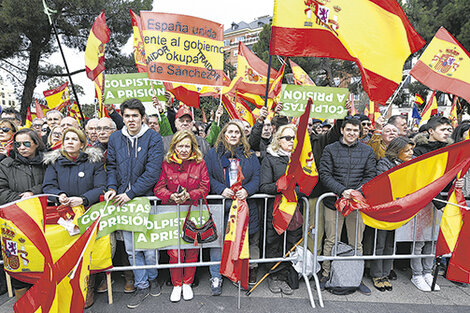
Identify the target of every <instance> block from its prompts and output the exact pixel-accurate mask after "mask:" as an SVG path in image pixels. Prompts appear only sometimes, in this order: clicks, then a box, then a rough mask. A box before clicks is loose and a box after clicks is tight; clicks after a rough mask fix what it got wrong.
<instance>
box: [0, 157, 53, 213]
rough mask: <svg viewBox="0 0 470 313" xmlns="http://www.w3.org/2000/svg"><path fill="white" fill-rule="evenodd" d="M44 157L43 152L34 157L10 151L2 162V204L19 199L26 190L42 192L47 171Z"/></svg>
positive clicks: (0, 190) (0, 173) (34, 192)
mask: <svg viewBox="0 0 470 313" xmlns="http://www.w3.org/2000/svg"><path fill="white" fill-rule="evenodd" d="M42 158H43V155H42V153H40V154H38V155H36V156H35V157H34V158H32V159H27V158H24V157H22V156H21V155H19V154H16V153H10V157H7V158H4V159H3V160H2V161H1V162H0V205H1V204H5V203H8V202H12V201H16V200H19V199H20V194H22V193H23V192H26V191H30V192H32V193H33V194H35V195H36V194H41V193H42V182H43V180H44V172H45V167H44V165H43V163H42Z"/></svg>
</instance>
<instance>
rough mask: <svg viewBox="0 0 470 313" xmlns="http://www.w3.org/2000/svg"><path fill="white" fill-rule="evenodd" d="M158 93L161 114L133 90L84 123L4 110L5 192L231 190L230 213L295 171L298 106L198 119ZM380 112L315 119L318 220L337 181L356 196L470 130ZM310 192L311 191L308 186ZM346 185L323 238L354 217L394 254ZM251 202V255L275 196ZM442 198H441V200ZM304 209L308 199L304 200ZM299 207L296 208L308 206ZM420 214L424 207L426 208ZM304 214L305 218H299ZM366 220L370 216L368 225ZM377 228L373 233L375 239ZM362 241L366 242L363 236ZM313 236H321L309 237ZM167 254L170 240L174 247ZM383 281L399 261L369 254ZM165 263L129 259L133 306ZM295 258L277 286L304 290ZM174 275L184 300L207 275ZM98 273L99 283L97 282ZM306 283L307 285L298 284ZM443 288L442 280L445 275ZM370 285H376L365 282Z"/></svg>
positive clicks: (373, 273)
mask: <svg viewBox="0 0 470 313" xmlns="http://www.w3.org/2000/svg"><path fill="white" fill-rule="evenodd" d="M154 105H155V107H156V108H157V110H158V111H159V113H158V114H156V115H152V116H147V115H146V114H145V107H144V106H143V104H142V103H141V102H140V101H139V100H138V99H128V100H126V101H125V102H123V103H122V104H121V106H120V112H118V111H117V110H115V109H114V108H113V107H112V106H108V107H107V109H108V112H109V116H110V117H103V118H100V119H97V118H92V119H89V120H88V121H87V123H86V126H85V128H84V132H83V131H82V130H81V129H80V125H79V123H78V122H77V120H75V119H74V118H71V117H64V116H63V115H62V113H61V112H59V111H56V110H50V111H48V112H47V115H46V119H45V120H42V119H39V118H36V119H35V120H33V121H32V124H31V126H30V128H25V127H21V117H20V115H19V114H18V113H17V112H15V111H14V110H9V109H5V110H4V111H3V112H2V114H1V116H0V143H1V145H0V204H5V203H8V202H11V201H16V200H19V199H24V198H27V197H30V196H33V195H37V194H41V193H47V194H54V195H57V198H55V199H52V200H53V201H55V202H56V203H57V204H61V205H67V206H72V207H74V206H80V205H83V206H84V207H85V209H86V208H88V207H90V206H91V205H93V204H95V203H97V202H99V201H100V196H101V195H104V200H106V201H113V202H114V203H116V204H118V205H124V204H125V203H126V202H128V201H130V200H132V199H134V198H135V197H140V196H157V197H158V198H159V199H161V202H162V203H163V204H192V203H194V202H195V201H198V200H199V199H201V198H203V197H205V196H206V195H208V194H216V195H222V196H223V197H224V198H226V199H227V201H225V208H224V211H225V215H224V216H225V217H226V218H227V216H228V212H229V210H230V206H231V201H232V199H235V198H237V199H240V200H244V199H247V198H249V197H250V196H252V195H254V194H255V193H265V194H269V195H279V192H278V189H277V186H276V182H277V181H278V179H279V178H280V177H281V176H282V175H284V173H285V172H286V167H287V165H288V162H289V159H290V156H291V153H292V150H293V148H294V138H295V135H296V126H295V125H294V124H293V123H292V121H290V120H289V119H288V118H287V117H285V116H281V115H277V112H278V111H279V110H280V108H281V107H280V106H278V107H277V108H276V110H275V111H276V114H275V115H274V116H273V117H272V118H269V117H268V116H269V114H268V113H269V112H268V109H267V108H262V109H260V114H259V117H258V118H257V120H256V122H255V123H254V125H253V126H252V127H251V126H250V124H249V123H247V122H245V121H238V120H230V121H229V122H228V123H226V124H225V125H220V119H221V116H222V113H223V111H222V108H221V107H219V109H218V110H217V111H216V112H214V114H213V116H212V117H211V121H210V123H209V124H204V123H200V122H195V120H194V115H193V112H192V110H191V109H189V108H187V107H186V106H184V105H181V106H180V107H179V108H177V107H176V105H174V106H164V105H162V104H160V103H158V101H156V100H155V101H154ZM375 122H376V123H375V125H374V127H372V122H371V121H370V120H369V118H368V117H367V116H365V115H355V116H347V117H346V118H345V119H344V120H336V121H321V120H317V119H309V123H308V127H307V131H308V135H309V136H310V141H311V145H312V152H313V156H314V160H315V164H316V167H317V169H318V173H319V181H318V183H317V185H316V186H315V188H314V189H313V191H312V193H311V194H310V195H303V194H301V193H300V192H299V191H298V190H296V191H297V192H298V194H299V196H305V197H308V198H309V204H310V206H309V207H310V211H311V212H310V221H309V224H313V222H314V217H315V213H314V209H315V204H316V203H317V200H318V197H319V196H320V195H321V194H323V193H325V192H334V193H335V194H336V195H338V196H340V197H344V198H350V197H351V192H352V191H353V190H358V191H360V190H361V187H362V185H364V184H365V183H366V182H368V181H369V180H371V179H372V178H374V177H375V176H377V175H378V174H380V173H383V172H385V171H387V170H389V169H391V168H393V167H394V166H396V165H398V164H401V163H402V162H406V161H408V160H410V159H411V158H413V156H419V155H422V154H424V153H427V152H430V151H433V150H435V149H439V148H441V147H444V146H446V145H448V144H450V143H451V142H457V141H461V140H464V139H465V138H466V137H467V136H468V131H469V128H470V123H468V122H462V123H461V124H460V125H459V126H458V127H457V128H456V129H455V130H454V129H453V128H452V126H451V122H450V120H449V119H447V118H445V117H439V116H437V117H432V118H431V119H430V120H429V122H428V123H427V124H426V125H425V127H422V129H419V132H417V133H413V132H411V131H410V130H409V129H408V127H407V121H406V118H404V117H403V116H399V115H398V116H392V117H390V118H389V119H388V121H387V122H385V120H384V119H383V118H380V119H378V120H377V121H375ZM239 169H240V170H241V172H242V174H243V177H244V178H243V182H242V188H241V189H240V190H239V191H237V192H236V193H234V192H233V191H232V189H231V188H230V187H231V186H232V185H233V184H234V183H235V182H236V181H237V175H238V171H239ZM469 180H470V177H469V175H465V176H464V177H463V178H462V179H459V180H458V181H457V184H456V186H457V187H458V188H463V192H464V195H465V196H466V197H469V196H470V181H469ZM299 198H300V197H299ZM335 201H336V199H335V198H334V197H331V198H327V199H325V201H323V203H320V204H319V206H318V209H319V210H320V212H319V216H320V219H319V221H318V222H319V227H318V237H317V240H318V250H317V251H316V253H319V254H321V253H322V254H323V255H331V252H332V247H333V245H334V243H335V241H336V240H337V238H336V237H337V236H338V238H340V237H341V232H342V230H343V224H344V225H345V228H346V232H347V236H346V238H347V241H348V243H349V244H350V245H353V246H354V245H355V246H357V249H358V250H359V251H360V252H361V253H364V254H372V252H373V251H372V250H373V249H375V254H376V255H390V254H392V253H393V252H394V248H395V247H394V236H395V232H394V231H386V230H378V231H377V242H376V244H373V243H372V244H371V243H370V242H371V240H372V241H373V238H374V233H375V230H373V229H372V230H370V229H367V228H368V227H366V226H365V225H364V223H363V222H362V219H361V218H360V215H359V221H356V215H355V214H350V215H349V216H347V217H343V216H342V215H341V214H339V226H338V229H336V208H335ZM247 203H248V207H249V250H250V257H251V258H255V259H256V258H259V257H260V249H261V247H262V242H263V240H262V239H261V236H262V234H263V231H262V225H264V222H265V221H264V200H263V201H257V200H255V199H247ZM436 208H437V209H442V205H440V204H439V205H437V204H433V203H430V204H429V209H430V210H434V209H436ZM297 209H298V211H299V212H300V213H302V212H303V211H304V207H303V205H302V201H299V205H298V208H297ZM297 209H296V210H297ZM273 210H274V199H272V200H271V199H270V200H269V201H268V203H267V215H266V238H265V239H266V257H281V256H282V254H283V245H284V240H283V236H279V235H278V234H277V232H276V230H275V229H274V227H273V225H272V220H273ZM418 218H420V217H419V216H418ZM294 220H295V223H294ZM356 228H358V229H357V230H356ZM114 237H115V239H116V241H115V243H114V244H113V251H115V252H114V253H113V254H114V257H113V264H114V265H129V264H135V265H137V266H140V265H155V264H157V263H158V262H159V259H160V257H162V259H164V257H163V256H164V255H163V254H164V253H163V252H162V251H158V250H136V251H135V253H134V255H133V250H134V248H133V237H132V233H130V232H126V231H122V232H118V233H116V234H115V236H114ZM301 237H302V223H301V222H300V223H299V221H298V219H293V222H292V223H291V225H289V227H288V229H287V240H286V245H287V249H290V248H291V247H292V246H293V245H294V244H295V243H296V242H297V241H298V240H299V239H300V238H301ZM371 238H372V239H371ZM356 241H357V243H356ZM309 247H310V249H313V242H312V240H311V238H310V239H309ZM432 249H433V247H432V241H431V239H429V238H426V239H423V240H422V241H418V242H417V243H416V245H414V253H415V254H429V253H430V252H431V251H432ZM198 252H199V250H198V249H185V250H181V251H180V255H179V256H178V250H168V252H167V253H168V257H169V263H177V262H178V259H180V260H181V262H187V263H192V262H195V261H196V260H197V258H198ZM165 254H166V252H165ZM208 254H209V258H210V261H220V260H221V257H222V249H221V248H210V251H209V253H208ZM432 265H433V259H432V258H422V259H413V260H411V263H410V266H411V271H412V277H411V281H412V282H413V284H414V285H415V286H416V287H417V288H418V289H419V290H422V291H430V290H431V288H430V285H431V282H432V275H431V268H432ZM368 266H369V267H370V277H371V279H372V284H373V286H374V287H375V288H376V289H377V290H380V291H385V290H392V283H391V282H390V281H391V280H393V279H394V278H395V279H396V274H395V273H394V271H393V261H391V260H374V261H372V262H370V264H369V265H368ZM209 273H210V286H211V292H212V295H214V296H217V295H220V294H222V283H223V278H222V276H221V274H220V265H211V266H210V267H209ZM158 274H159V273H158V271H157V269H155V268H153V269H139V270H133V271H126V272H125V273H124V276H125V280H126V283H125V287H124V292H126V293H133V296H132V297H131V299H130V301H129V302H128V304H127V306H128V307H129V308H136V307H138V306H139V305H140V304H141V303H142V301H144V299H145V298H147V297H148V296H149V295H151V296H159V295H160V294H161V285H160V283H159V281H158V280H157V277H158ZM329 274H330V264H329V262H323V264H322V274H321V280H320V284H321V287H322V288H324V286H325V283H326V281H327V280H328V277H329ZM257 275H258V266H257V264H250V269H249V281H250V283H251V284H253V283H255V282H256V280H257ZM290 276H291V273H290V272H289V267H288V266H285V267H281V268H280V269H279V270H278V271H276V272H275V273H273V274H271V275H270V277H269V279H268V287H269V290H270V291H271V292H273V293H283V294H286V295H289V294H292V292H293V287H294V286H293V285H292V279H291V277H290ZM170 277H171V280H169V283H170V284H171V285H172V286H173V290H172V292H171V295H170V300H171V301H172V302H178V301H180V300H181V298H183V299H184V300H191V299H192V298H193V297H194V294H193V289H192V286H194V285H195V283H196V282H197V274H196V268H195V267H185V268H173V269H171V270H170ZM95 284H96V285H98V286H97V288H96V290H95ZM30 286H31V285H29V284H27V283H25V282H22V281H19V280H16V279H13V287H14V289H15V295H16V297H17V299H19V298H20V297H21V296H22V295H24V294H25V292H26V291H27V290H28V288H29V287H30ZM294 288H295V287H294ZM436 289H439V286H436ZM106 290H107V285H106V281H105V280H102V281H96V282H95V275H91V276H90V279H89V282H88V289H87V299H86V307H89V306H91V305H92V304H93V301H94V292H95V291H96V292H105V291H106ZM359 291H361V292H362V293H364V294H370V293H371V291H370V289H369V288H368V287H367V286H366V285H365V284H361V286H360V287H359Z"/></svg>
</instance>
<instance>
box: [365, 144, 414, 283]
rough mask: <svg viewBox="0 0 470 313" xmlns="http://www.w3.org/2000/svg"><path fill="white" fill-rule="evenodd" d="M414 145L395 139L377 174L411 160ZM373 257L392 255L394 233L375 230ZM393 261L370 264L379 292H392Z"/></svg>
mask: <svg viewBox="0 0 470 313" xmlns="http://www.w3.org/2000/svg"><path fill="white" fill-rule="evenodd" d="M413 147H414V143H413V142H412V141H411V140H410V139H409V138H408V137H404V136H401V137H397V138H395V139H393V140H392V141H391V142H390V144H389V145H388V146H387V150H386V151H385V157H384V158H382V159H381V160H380V161H379V162H378V163H377V174H378V175H380V174H382V173H384V172H386V171H388V170H389V169H391V168H393V167H395V166H397V165H399V164H401V163H403V162H406V161H409V160H411V158H412V157H413ZM376 241H377V242H376V246H375V255H391V254H393V248H394V242H395V231H394V230H382V229H377V239H376ZM392 264H393V260H392V259H386V260H372V261H371V264H370V276H371V277H372V283H373V284H374V287H375V288H376V289H378V290H380V291H385V290H392V284H391V283H390V281H389V280H388V276H389V275H390V271H391V269H392Z"/></svg>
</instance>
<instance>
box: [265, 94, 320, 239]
mask: <svg viewBox="0 0 470 313" xmlns="http://www.w3.org/2000/svg"><path fill="white" fill-rule="evenodd" d="M311 106H312V98H309V100H308V102H307V106H306V108H305V112H304V113H303V114H302V116H301V117H300V121H299V126H298V128H297V134H296V136H295V140H294V151H293V152H292V155H291V158H290V160H289V164H288V165H287V169H286V173H285V174H284V175H283V176H281V178H279V180H278V181H277V183H276V185H277V190H278V191H280V192H281V193H282V197H279V196H277V197H276V201H275V204H274V210H273V226H274V229H275V230H276V232H277V233H278V234H279V235H280V234H282V233H283V232H285V231H286V229H287V227H288V226H289V223H290V221H291V220H292V217H293V216H294V213H295V209H296V207H297V194H296V193H295V185H298V186H299V189H300V191H301V192H302V193H304V194H306V195H309V194H310V193H311V192H312V190H313V188H314V187H315V185H316V184H317V181H318V172H317V169H316V166H315V161H314V159H313V153H312V146H311V144H310V138H309V136H308V135H307V124H308V119H309V112H310V109H311Z"/></svg>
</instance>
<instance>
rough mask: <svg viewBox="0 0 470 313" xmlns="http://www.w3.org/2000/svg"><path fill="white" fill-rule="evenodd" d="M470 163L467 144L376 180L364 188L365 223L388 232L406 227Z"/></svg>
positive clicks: (424, 157)
mask: <svg viewBox="0 0 470 313" xmlns="http://www.w3.org/2000/svg"><path fill="white" fill-rule="evenodd" d="M469 160H470V141H463V142H459V143H456V144H453V145H450V146H446V147H444V148H442V149H439V150H435V151H432V152H429V153H426V154H423V155H421V156H419V157H417V158H415V159H412V160H410V161H408V162H405V163H402V164H400V165H398V166H396V167H394V168H393V169H391V170H389V171H387V172H385V173H383V174H381V175H379V176H377V177H375V178H374V179H372V180H371V181H369V182H368V183H366V184H364V186H363V187H362V191H363V193H364V196H365V197H366V199H367V202H368V204H369V205H370V208H368V209H363V210H361V211H360V212H361V215H362V219H363V220H364V223H365V224H366V225H369V226H370V227H373V228H378V229H387V230H392V229H396V228H398V227H400V226H402V225H403V224H405V223H406V222H407V221H408V220H410V219H411V218H413V216H414V215H415V214H417V213H418V212H419V211H420V210H421V209H422V208H423V207H425V206H426V205H427V204H428V203H430V202H431V201H432V200H433V198H434V197H435V196H436V195H437V194H439V193H440V192H441V191H442V190H443V189H444V187H445V186H447V185H448V184H449V183H450V182H451V181H452V180H453V179H454V178H455V176H456V175H457V174H458V173H459V172H460V171H461V170H462V169H464V168H466V167H467V166H468V163H469ZM430 169H432V170H430ZM378 191H380V192H378Z"/></svg>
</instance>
